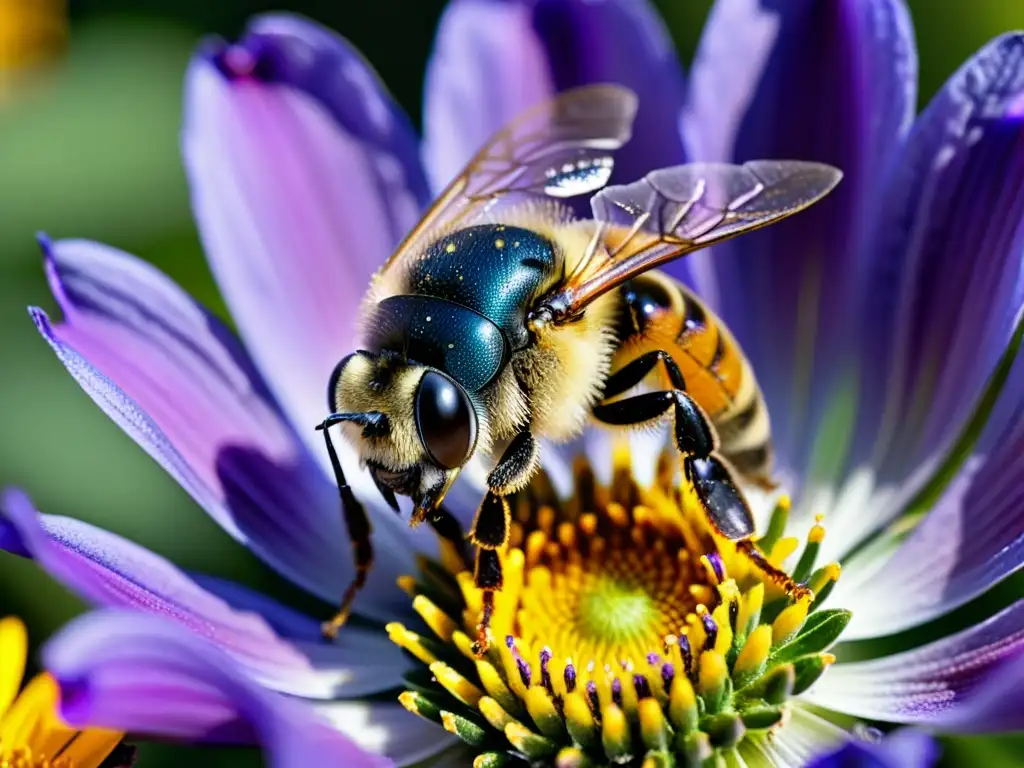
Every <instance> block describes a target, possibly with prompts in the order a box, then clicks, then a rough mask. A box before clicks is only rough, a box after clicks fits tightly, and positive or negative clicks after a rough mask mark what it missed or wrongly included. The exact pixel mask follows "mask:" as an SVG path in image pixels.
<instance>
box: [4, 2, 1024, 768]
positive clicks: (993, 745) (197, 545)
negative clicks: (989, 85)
mask: <svg viewBox="0 0 1024 768" xmlns="http://www.w3.org/2000/svg"><path fill="white" fill-rule="evenodd" d="M49 2H54V3H55V4H56V5H60V2H59V0H0V68H2V67H3V66H4V64H5V62H7V61H8V60H9V59H10V58H11V56H12V54H13V53H15V52H16V51H14V50H13V49H12V48H10V47H9V46H10V44H11V43H10V41H11V39H12V38H10V37H9V36H4V32H5V29H4V25H5V24H10V23H12V20H11V17H10V16H8V15H5V9H7V10H10V9H11V8H14V6H17V5H21V6H23V7H24V8H31V7H34V8H35V9H36V10H37V11H38V9H39V8H40V7H41V6H42V5H44V4H46V3H49ZM443 5H444V3H443V0H416V1H415V2H409V1H407V0H375V2H372V3H341V2H330V1H328V0H323V1H322V2H316V1H315V0H305V1H301V0H280V2H278V3H265V2H245V0H218V2H216V3H214V2H209V0H134V1H133V0H80V2H74V0H72V2H71V3H70V6H71V7H70V9H69V16H70V21H69V30H68V34H67V39H66V42H67V45H66V47H65V46H63V45H62V44H61V42H62V37H61V35H60V34H57V36H56V37H54V38H53V40H54V42H55V46H54V47H53V48H52V49H49V48H47V50H48V51H50V52H51V53H52V54H53V57H52V59H51V60H50V61H49V62H48V63H47V64H46V65H45V66H42V67H41V68H38V69H37V70H35V71H34V72H33V73H32V75H31V76H30V77H23V78H20V79H19V80H18V81H17V82H16V83H14V84H12V83H11V82H10V79H9V78H6V79H5V78H4V76H3V75H2V74H0V371H2V374H0V434H2V435H3V438H2V439H0V484H3V485H7V484H14V485H19V486H22V487H24V488H26V489H27V490H28V491H29V492H30V493H31V494H32V496H33V498H34V499H35V501H36V502H37V503H38V505H39V507H40V508H41V509H43V510H45V511H48V512H52V513H58V514H68V515H73V516H76V517H79V518H82V519H84V520H88V521H90V522H93V523H96V524H99V525H102V526H105V527H109V528H111V529H113V530H115V531H118V532H119V533H121V534H123V535H125V536H127V537H129V538H131V539H134V540H135V541H138V542H140V543H142V544H144V545H146V546H148V547H151V548H152V549H154V550H156V551H157V552H160V553H162V554H164V555H166V556H168V557H170V558H171V559H173V560H174V561H175V562H177V563H179V564H181V565H183V566H185V567H188V568H196V569H201V570H204V571H206V572H212V573H215V574H218V575H222V576H228V577H232V578H236V579H240V580H243V581H246V582H248V583H250V584H253V585H256V586H258V587H260V588H262V589H265V590H268V591H270V592H272V593H275V594H278V595H280V596H282V597H284V598H285V599H286V600H289V601H292V602H299V603H302V602H303V601H304V600H306V598H303V597H302V596H300V595H298V594H296V593H295V591H294V590H292V589H291V588H289V587H288V586H287V585H285V584H283V583H281V581H280V580H279V579H277V578H276V577H275V576H274V575H273V574H271V573H270V572H269V571H268V570H267V569H265V568H264V567H262V566H261V565H260V564H259V563H258V562H256V560H255V559H254V558H253V557H251V556H250V555H248V554H247V553H246V552H244V551H242V549H241V548H239V547H237V546H235V545H234V544H233V542H232V541H231V540H230V539H228V537H227V536H225V535H223V534H222V533H221V531H220V530H219V528H218V527H217V526H216V525H215V524H213V523H212V522H211V521H210V520H209V519H208V518H207V517H206V516H205V515H204V514H203V513H202V512H201V511H200V510H199V509H198V507H196V506H195V505H194V504H193V503H192V502H191V500H190V499H189V498H188V497H186V495H185V494H184V493H183V492H182V491H181V490H179V489H178V487H177V486H176V485H175V483H174V482H173V481H171V480H170V479H169V477H167V476H166V475H165V474H164V473H163V472H162V471H161V470H160V469H159V468H158V467H157V466H156V464H154V463H153V462H152V461H151V460H150V459H149V458H147V457H146V456H145V455H144V454H143V452H142V451H140V450H138V449H137V448H136V447H135V445H134V444H133V443H132V442H131V441H130V440H129V439H128V438H127V437H125V436H124V435H123V434H122V433H121V432H120V430H119V429H118V428H117V427H115V426H114V425H113V423H112V422H110V421H108V420H107V418H106V417H105V416H104V415H103V414H102V413H101V412H100V411H99V410H98V409H97V408H96V407H95V406H93V404H92V403H91V401H90V400H89V399H88V397H87V396H86V395H84V394H83V393H82V392H81V391H80V390H79V388H78V386H77V385H76V384H75V383H74V382H73V381H72V379H71V378H70V377H69V376H68V375H67V374H66V373H65V371H64V369H63V367H62V366H61V365H60V363H58V362H57V360H56V358H55V357H54V356H53V355H52V353H51V352H50V351H49V349H48V348H47V346H46V345H45V343H44V342H43V341H42V340H41V339H40V338H39V336H38V335H37V334H36V332H35V330H34V328H33V326H32V324H31V322H30V321H29V318H28V316H27V314H26V312H25V306H26V305H27V304H41V305H42V306H44V307H45V308H47V309H49V310H51V311H52V310H54V309H55V308H54V306H53V303H52V300H51V298H50V295H49V291H48V290H47V288H46V285H45V283H44V280H43V275H42V270H41V269H40V261H39V255H38V252H37V249H36V247H35V242H34V237H33V234H34V233H35V232H36V231H38V230H45V231H46V232H48V233H49V234H51V235H53V236H55V237H65V236H79V237H87V238H93V239H97V240H102V241H104V242H107V243H111V244H113V245H116V246H118V247H120V248H123V249H125V250H128V251H131V252H133V253H136V254H138V255H141V256H142V257H144V258H146V259H149V260H151V261H153V262H154V263H156V264H157V265H159V266H160V267H161V268H162V269H164V270H165V271H166V272H168V273H169V274H170V275H171V276H172V277H173V278H174V279H176V280H177V281H178V282H179V283H181V284H182V285H183V286H185V288H186V289H188V290H189V291H191V292H192V293H193V294H194V295H195V296H197V297H198V298H199V299H200V300H201V301H203V302H205V303H206V304H207V305H208V306H210V307H212V308H213V309H214V310H215V311H217V312H219V313H220V314H221V315H222V316H225V317H226V313H225V312H224V308H223V304H222V303H221V301H220V299H219V297H218V294H217V290H216V288H215V286H214V284H213V281H212V279H211V277H210V274H209V272H208V270H207V267H206V264H205V262H204V260H203V255H202V251H201V249H200V247H199V243H198V240H197V236H196V233H195V229H194V227H193V224H192V222H191V220H190V216H189V207H188V199H187V193H186V187H185V179H184V175H183V172H182V168H181V163H180V161H179V156H178V137H177V132H178V124H179V119H180V109H181V103H180V95H181V86H182V76H183V73H184V69H185V66H186V63H187V61H188V58H189V55H190V52H191V51H192V49H193V46H194V45H195V43H196V42H197V40H198V39H199V38H200V37H201V36H202V35H205V34H209V33H218V34H221V35H225V36H233V35H236V34H237V33H238V32H239V31H240V30H241V28H242V26H243V24H244V22H245V19H246V17H247V16H249V15H250V14H252V13H256V12H260V11H266V10H282V9H284V10H291V11H297V12H301V13H305V14H307V15H308V16H310V17H312V18H314V19H316V20H318V21H321V22H323V23H325V24H327V25H329V26H331V27H333V28H335V29H337V30H339V31H340V32H341V33H342V34H344V35H345V36H346V37H348V38H349V39H350V40H351V41H352V42H353V43H354V44H355V45H356V46H357V47H359V48H360V49H361V50H362V51H363V52H364V53H365V54H366V55H367V57H368V58H369V59H370V61H372V62H373V63H374V65H375V66H376V67H377V69H378V71H379V72H380V74H381V75H382V77H383V78H384V80H385V81H386V82H387V83H388V85H389V87H390V88H391V90H392V92H393V93H394V94H395V96H396V98H397V99H398V100H399V101H400V102H401V103H402V104H403V105H404V106H405V107H406V108H407V109H408V111H409V113H410V114H411V115H412V117H413V119H414V121H416V122H418V121H419V116H420V106H421V104H420V102H421V78H422V74H423V70H424V64H425V61H426V59H427V56H428V54H429V50H430V45H431V40H432V35H433V30H434V28H435V25H436V22H437V18H438V16H439V14H440V12H441V10H442V7H443ZM659 6H660V7H661V9H662V11H663V13H664V14H665V16H666V18H667V19H668V21H669V25H670V27H671V29H672V33H673V35H674V37H675V41H676V43H677V45H678V47H679V50H680V54H681V56H682V59H683V61H684V62H687V63H688V62H689V61H690V59H691V58H692V56H693V52H694V48H695V46H696V43H697V40H698V36H699V33H700V29H701V26H702V24H703V21H704V17H705V16H706V14H707V12H708V9H709V8H710V6H711V1H710V0H687V1H686V2H683V0H675V1H674V2H673V1H672V0H662V2H660V3H659ZM910 6H911V9H912V12H913V16H914V22H915V27H916V31H917V40H918V47H919V51H920V69H921V100H922V103H924V101H926V100H927V99H928V98H929V97H930V96H931V94H932V93H933V92H934V91H935V90H936V89H937V88H938V87H939V86H940V85H941V84H942V82H943V81H944V80H945V79H946V77H948V75H949V74H950V73H951V72H953V70H954V69H955V68H956V67H957V66H958V65H959V64H960V63H961V62H962V61H963V59H964V58H966V57H967V56H968V55H969V54H970V53H971V52H973V51H974V50H976V49H977V48H978V47H979V46H981V45H982V44H983V43H984V42H986V41H987V40H989V39H990V38H991V37H993V36H994V35H997V34H999V33H1001V32H1004V31H1006V30H1009V29H1018V28H1024V3H1022V2H1021V0H974V1H973V2H971V3H970V4H969V5H968V4H967V3H964V2H962V1H961V0H911V1H910ZM399 13H400V14H401V17H402V18H403V24H402V26H401V27H397V26H396V25H395V24H394V23H393V22H394V18H395V17H396V16H397V15H398V14H399ZM3 40H7V41H8V42H7V43H6V45H7V46H8V47H7V48H4V47H2V46H4V45H5V43H3V42H2V41H3ZM81 610H82V605H81V604H80V603H79V602H78V601H77V600H75V599H74V598H72V597H71V596H69V595H68V594H66V593H65V592H64V591H63V590H62V589H61V588H60V587H59V586H56V585H55V584H53V583H52V582H50V581H49V580H48V579H47V578H45V577H44V576H42V575H41V574H40V573H39V572H38V571H37V570H36V569H35V567H34V566H32V565H31V564H28V563H25V562H23V561H20V560H17V559H16V558H12V557H6V556H3V557H0V615H5V614H8V613H15V614H18V615H21V616H22V617H24V618H25V620H26V621H27V622H28V625H29V628H30V631H31V633H32V638H33V641H34V643H36V644H38V643H39V642H41V641H42V640H43V639H45V638H46V637H47V636H48V635H49V634H50V633H52V632H53V631H54V630H55V629H57V628H58V627H59V626H60V625H61V624H63V623H64V622H65V621H67V620H68V619H69V618H70V617H71V616H73V615H75V614H76V613H77V612H79V611H81ZM321 610H322V609H321ZM944 747H945V753H944V764H946V765H958V766H974V765H979V766H980V765H986V766H987V765H1020V764H1024V748H1022V742H1021V741H1019V740H1009V739H1003V740H992V739H961V740H946V741H945V742H944ZM979 750H983V751H979ZM197 758H199V759H201V761H202V764H204V765H217V766H228V765H232V766H233V765H258V764H259V757H258V755H257V754H256V753H255V752H254V751H250V750H229V751H219V752H211V751H200V750H196V749H190V748H187V747H181V746H169V745H146V746H144V748H143V750H142V753H141V757H140V763H139V764H140V765H142V766H171V765H177V764H179V763H180V761H182V760H186V759H197Z"/></svg>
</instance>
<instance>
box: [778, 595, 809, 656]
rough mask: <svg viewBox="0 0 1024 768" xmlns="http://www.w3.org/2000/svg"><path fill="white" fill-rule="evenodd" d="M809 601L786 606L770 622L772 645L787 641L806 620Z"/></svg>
mask: <svg viewBox="0 0 1024 768" xmlns="http://www.w3.org/2000/svg"><path fill="white" fill-rule="evenodd" d="M810 606H811V601H810V600H797V601H796V602H795V603H793V604H792V605H790V606H787V607H786V608H785V609H784V610H783V611H782V613H780V614H779V615H778V617H777V618H776V619H775V621H773V622H772V643H773V644H774V645H780V644H782V643H784V642H786V641H787V640H789V639H790V638H791V637H792V636H793V635H794V634H796V631H797V630H798V629H800V627H801V626H802V625H803V623H804V621H805V620H806V619H807V611H808V609H809V608H810Z"/></svg>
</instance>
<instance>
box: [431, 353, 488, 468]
mask: <svg viewBox="0 0 1024 768" xmlns="http://www.w3.org/2000/svg"><path fill="white" fill-rule="evenodd" d="M416 428H417V429H418V430H419V432H420V442H422V443H423V447H424V449H425V450H426V451H427V455H428V456H429V457H430V460H431V461H433V462H434V463H435V464H436V465H437V466H439V467H441V468H442V469H455V468H456V467H461V466H462V465H463V464H465V463H466V460H467V459H468V458H469V454H470V451H472V450H473V444H474V443H475V442H476V411H474V410H473V406H472V405H471V404H470V402H469V398H468V397H467V396H466V393H465V392H464V391H463V389H462V387H460V386H459V385H458V384H456V383H455V382H454V381H452V380H451V379H449V378H448V377H447V376H445V375H444V374H442V373H439V372H437V371H427V372H426V373H425V374H423V378H422V379H421V380H420V386H419V389H418V390H417V391H416Z"/></svg>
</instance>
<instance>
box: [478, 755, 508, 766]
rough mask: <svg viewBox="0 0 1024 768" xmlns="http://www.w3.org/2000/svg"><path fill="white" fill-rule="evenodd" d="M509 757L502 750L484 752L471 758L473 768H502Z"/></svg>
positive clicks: (506, 763)
mask: <svg viewBox="0 0 1024 768" xmlns="http://www.w3.org/2000/svg"><path fill="white" fill-rule="evenodd" d="M510 762H511V758H509V756H508V755H506V754H504V753H502V752H484V753H483V754H481V755H477V756H476V757H475V758H473V768H504V766H506V765H508V764H509V763H510Z"/></svg>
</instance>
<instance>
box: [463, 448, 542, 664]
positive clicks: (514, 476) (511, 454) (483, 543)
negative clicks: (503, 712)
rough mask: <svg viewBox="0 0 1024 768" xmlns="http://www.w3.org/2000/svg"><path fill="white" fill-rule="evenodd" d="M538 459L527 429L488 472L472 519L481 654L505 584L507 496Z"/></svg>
mask: <svg viewBox="0 0 1024 768" xmlns="http://www.w3.org/2000/svg"><path fill="white" fill-rule="evenodd" d="M536 463H537V441H536V440H534V439H533V435H531V434H530V433H529V432H528V431H524V432H520V433H519V434H518V435H516V436H515V438H514V439H513V440H512V442H511V443H509V445H508V447H507V448H506V449H505V452H504V453H503V454H502V456H501V460H500V461H499V462H498V465H497V466H496V467H495V468H494V469H493V470H492V472H491V474H489V475H488V476H487V487H488V491H487V495H486V496H485V497H484V500H483V503H482V504H481V505H480V509H478V510H477V513H476V518H475V519H474V520H473V529H472V530H471V531H470V532H469V539H470V541H472V542H473V543H474V544H475V545H476V547H477V552H476V568H475V571H474V579H475V584H476V586H477V588H478V589H480V590H483V609H482V611H481V614H480V623H479V624H478V625H477V633H476V642H475V643H474V644H473V653H474V654H476V655H477V656H482V655H483V654H484V653H485V652H486V651H487V648H488V646H489V645H490V626H491V616H492V615H493V613H494V593H495V592H497V591H498V590H500V589H501V588H502V585H503V575H502V570H501V559H500V558H499V556H498V550H499V549H501V548H502V547H504V546H505V544H507V543H508V537H509V532H510V527H511V522H512V512H511V509H510V508H509V504H508V500H507V499H506V496H507V495H508V494H510V493H513V492H514V491H516V490H518V489H519V488H521V487H522V486H523V484H524V483H525V482H526V481H527V480H528V479H529V477H530V475H532V474H533V471H534V468H535V467H536Z"/></svg>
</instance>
